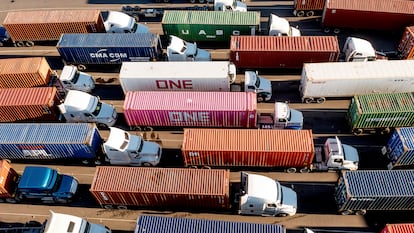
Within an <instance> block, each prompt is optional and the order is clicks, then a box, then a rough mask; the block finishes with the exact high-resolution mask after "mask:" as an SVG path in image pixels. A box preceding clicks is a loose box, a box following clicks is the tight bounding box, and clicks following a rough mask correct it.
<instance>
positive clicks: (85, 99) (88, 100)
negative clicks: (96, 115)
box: [64, 90, 98, 112]
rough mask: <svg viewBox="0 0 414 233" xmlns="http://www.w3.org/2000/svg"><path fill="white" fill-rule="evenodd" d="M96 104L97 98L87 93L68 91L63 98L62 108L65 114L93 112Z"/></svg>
mask: <svg viewBox="0 0 414 233" xmlns="http://www.w3.org/2000/svg"><path fill="white" fill-rule="evenodd" d="M97 104H98V98H96V97H95V96H92V95H90V94H88V93H85V92H82V91H77V90H70V91H68V94H67V96H66V98H65V102H64V106H65V110H66V111H67V112H77V111H85V112H93V111H95V108H96V105H97Z"/></svg>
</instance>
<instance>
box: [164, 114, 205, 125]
mask: <svg viewBox="0 0 414 233" xmlns="http://www.w3.org/2000/svg"><path fill="white" fill-rule="evenodd" d="M168 116H169V118H170V121H171V122H172V123H209V122H210V114H209V112H169V113H168Z"/></svg>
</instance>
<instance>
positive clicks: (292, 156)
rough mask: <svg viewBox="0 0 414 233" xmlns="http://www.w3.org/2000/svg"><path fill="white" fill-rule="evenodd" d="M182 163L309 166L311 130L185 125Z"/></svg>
mask: <svg viewBox="0 0 414 233" xmlns="http://www.w3.org/2000/svg"><path fill="white" fill-rule="evenodd" d="M181 150H182V154H183V159H184V165H185V166H193V165H194V166H218V167H233V166H249V167H254V166H260V167H281V168H290V167H295V168H304V167H309V166H310V165H311V163H312V160H313V157H314V155H315V148H314V144H313V137H312V131H311V130H257V129H184V140H183V145H182V149H181Z"/></svg>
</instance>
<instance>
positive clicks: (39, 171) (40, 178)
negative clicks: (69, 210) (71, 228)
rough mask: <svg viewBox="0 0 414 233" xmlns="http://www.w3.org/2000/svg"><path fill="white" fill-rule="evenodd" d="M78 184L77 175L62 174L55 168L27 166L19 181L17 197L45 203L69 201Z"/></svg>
mask: <svg viewBox="0 0 414 233" xmlns="http://www.w3.org/2000/svg"><path fill="white" fill-rule="evenodd" d="M78 184H79V182H78V180H77V179H76V178H75V177H73V176H69V175H64V174H60V173H59V172H58V171H57V170H55V169H52V168H49V167H41V166H27V167H26V168H25V169H24V171H23V174H22V176H21V177H20V180H19V182H18V185H17V192H16V198H17V199H20V200H33V201H41V202H43V203H69V202H71V201H72V199H73V197H74V195H75V193H76V191H77V189H78Z"/></svg>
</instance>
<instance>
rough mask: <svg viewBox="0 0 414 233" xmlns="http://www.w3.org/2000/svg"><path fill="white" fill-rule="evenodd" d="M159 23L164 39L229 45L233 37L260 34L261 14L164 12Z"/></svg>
mask: <svg viewBox="0 0 414 233" xmlns="http://www.w3.org/2000/svg"><path fill="white" fill-rule="evenodd" d="M161 23H162V30H163V32H164V35H167V36H169V35H174V36H177V37H180V38H181V39H183V40H186V41H196V42H198V41H215V42H227V41H228V42H230V36H232V35H255V34H257V33H258V32H260V12H256V11H248V12H233V11H224V12H223V11H165V12H164V15H163V18H162V22H161Z"/></svg>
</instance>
